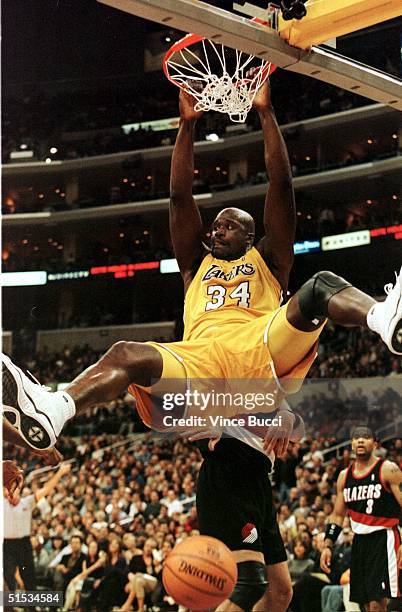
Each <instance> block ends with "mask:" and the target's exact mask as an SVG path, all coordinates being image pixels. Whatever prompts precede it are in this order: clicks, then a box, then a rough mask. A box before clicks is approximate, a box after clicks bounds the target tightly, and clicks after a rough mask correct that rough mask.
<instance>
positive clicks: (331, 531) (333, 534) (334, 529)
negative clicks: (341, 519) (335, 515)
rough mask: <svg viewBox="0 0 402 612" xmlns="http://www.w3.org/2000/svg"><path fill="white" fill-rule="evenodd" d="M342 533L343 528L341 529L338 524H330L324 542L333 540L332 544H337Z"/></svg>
mask: <svg viewBox="0 0 402 612" xmlns="http://www.w3.org/2000/svg"><path fill="white" fill-rule="evenodd" d="M341 531H342V527H340V526H339V525H337V524H336V523H328V525H327V526H326V528H325V538H324V542H325V540H331V542H333V543H334V544H335V542H336V541H337V539H338V537H339V534H340V533H341Z"/></svg>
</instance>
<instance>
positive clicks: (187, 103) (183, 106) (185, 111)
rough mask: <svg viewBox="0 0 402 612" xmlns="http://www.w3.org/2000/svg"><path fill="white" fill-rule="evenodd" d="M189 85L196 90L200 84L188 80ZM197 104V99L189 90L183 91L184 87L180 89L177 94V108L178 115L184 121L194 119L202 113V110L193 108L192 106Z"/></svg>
mask: <svg viewBox="0 0 402 612" xmlns="http://www.w3.org/2000/svg"><path fill="white" fill-rule="evenodd" d="M190 86H191V87H192V88H193V89H195V90H196V91H198V90H199V89H201V87H200V84H199V83H197V82H193V81H190ZM196 104H197V100H196V99H195V97H194V96H193V95H192V94H191V93H190V90H188V91H185V90H184V89H180V94H179V109H180V117H181V118H182V119H183V120H184V121H196V120H197V119H199V118H200V117H201V116H202V115H203V112H202V111H196V110H194V106H195V105H196Z"/></svg>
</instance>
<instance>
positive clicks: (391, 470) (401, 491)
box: [382, 461, 402, 569]
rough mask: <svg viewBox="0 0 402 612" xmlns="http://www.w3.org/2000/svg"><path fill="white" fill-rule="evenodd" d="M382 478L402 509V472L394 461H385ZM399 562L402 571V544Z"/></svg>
mask: <svg viewBox="0 0 402 612" xmlns="http://www.w3.org/2000/svg"><path fill="white" fill-rule="evenodd" d="M382 478H383V480H384V483H385V484H386V485H387V486H388V487H389V488H390V489H391V492H392V494H393V496H394V497H395V499H396V501H397V502H398V504H399V505H400V507H401V508H402V471H401V470H400V468H399V467H398V466H397V464H396V463H394V462H393V461H384V464H383V466H382ZM396 556H397V561H398V567H399V569H402V544H401V545H400V546H399V548H398V552H397V555H396Z"/></svg>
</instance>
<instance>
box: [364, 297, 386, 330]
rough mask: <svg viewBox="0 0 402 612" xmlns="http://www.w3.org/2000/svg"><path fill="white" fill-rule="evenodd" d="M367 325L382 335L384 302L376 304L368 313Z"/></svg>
mask: <svg viewBox="0 0 402 612" xmlns="http://www.w3.org/2000/svg"><path fill="white" fill-rule="evenodd" d="M366 320H367V326H368V328H369V329H371V330H372V331H373V332H376V333H377V334H379V335H380V336H381V330H382V327H383V302H377V303H376V304H374V305H373V306H372V307H371V308H370V310H369V311H368V313H367V319H366Z"/></svg>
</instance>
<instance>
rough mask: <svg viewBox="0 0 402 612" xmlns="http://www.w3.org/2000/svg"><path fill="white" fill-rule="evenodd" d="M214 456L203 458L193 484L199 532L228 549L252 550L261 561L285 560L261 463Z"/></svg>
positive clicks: (266, 477) (269, 487) (268, 487)
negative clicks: (195, 493) (251, 467)
mask: <svg viewBox="0 0 402 612" xmlns="http://www.w3.org/2000/svg"><path fill="white" fill-rule="evenodd" d="M232 459H233V458H232V457H230V456H228V457H226V458H225V457H222V456H218V454H217V455H216V456H215V457H214V456H213V453H212V454H211V456H210V457H208V458H206V459H204V462H203V463H202V465H201V470H200V473H199V477H198V484H197V513H198V522H199V527H200V532H201V534H203V535H209V536H212V537H214V538H217V539H218V540H221V541H222V542H224V543H225V544H226V546H228V547H229V548H230V549H231V550H254V551H258V552H262V553H263V554H264V558H265V563H266V564H267V565H274V564H276V563H281V562H282V561H286V552H285V547H284V545H283V541H282V538H281V535H280V532H279V527H278V523H277V520H276V512H275V509H274V507H273V503H272V490H271V483H270V481H269V478H268V470H267V469H266V465H265V466H263V467H262V466H261V465H258V466H254V469H253V470H250V469H247V464H246V463H243V464H242V463H240V462H237V461H233V460H232Z"/></svg>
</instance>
